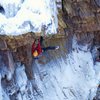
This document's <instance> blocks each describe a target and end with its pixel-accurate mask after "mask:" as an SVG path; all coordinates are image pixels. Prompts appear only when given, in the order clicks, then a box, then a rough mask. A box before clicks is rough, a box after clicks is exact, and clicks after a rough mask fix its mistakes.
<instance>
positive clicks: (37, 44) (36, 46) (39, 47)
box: [32, 36, 59, 59]
mask: <svg viewBox="0 0 100 100" xmlns="http://www.w3.org/2000/svg"><path fill="white" fill-rule="evenodd" d="M43 40H44V39H43V37H42V36H40V38H39V39H38V40H35V41H34V43H33V44H32V55H33V57H34V58H35V59H38V58H39V55H41V54H42V52H45V51H48V50H56V49H59V46H48V47H43V44H42V43H43Z"/></svg>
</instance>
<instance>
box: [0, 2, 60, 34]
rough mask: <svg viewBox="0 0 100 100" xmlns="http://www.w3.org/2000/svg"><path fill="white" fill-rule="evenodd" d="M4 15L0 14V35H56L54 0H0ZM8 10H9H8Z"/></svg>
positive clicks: (56, 21)
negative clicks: (43, 30)
mask: <svg viewBox="0 0 100 100" xmlns="http://www.w3.org/2000/svg"><path fill="white" fill-rule="evenodd" d="M0 1H1V5H2V6H3V7H4V9H5V15H2V14H0V21H1V24H0V34H6V35H19V34H24V33H27V32H41V30H42V28H43V27H44V28H45V31H46V33H49V34H50V33H57V28H58V19H57V7H56V3H55V0H53V1H52V0H24V1H23V2H22V0H3V1H2V0H0ZM8 8H9V9H8Z"/></svg>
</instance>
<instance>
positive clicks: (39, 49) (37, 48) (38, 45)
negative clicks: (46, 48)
mask: <svg viewBox="0 0 100 100" xmlns="http://www.w3.org/2000/svg"><path fill="white" fill-rule="evenodd" d="M35 50H37V52H38V55H40V54H41V53H42V48H41V44H40V40H38V44H37V46H36V44H35V41H34V43H33V44H32V54H33V52H34V51H35Z"/></svg>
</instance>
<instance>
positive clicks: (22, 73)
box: [16, 63, 27, 91]
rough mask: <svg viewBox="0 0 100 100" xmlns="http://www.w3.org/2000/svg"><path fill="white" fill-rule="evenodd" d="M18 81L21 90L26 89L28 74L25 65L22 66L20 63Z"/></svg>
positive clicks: (17, 71) (18, 64) (17, 70)
mask: <svg viewBox="0 0 100 100" xmlns="http://www.w3.org/2000/svg"><path fill="white" fill-rule="evenodd" d="M16 83H17V85H18V87H19V88H20V91H24V90H25V89H26V85H27V76H26V73H25V67H24V65H23V66H21V64H20V63H17V69H16Z"/></svg>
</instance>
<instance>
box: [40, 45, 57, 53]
mask: <svg viewBox="0 0 100 100" xmlns="http://www.w3.org/2000/svg"><path fill="white" fill-rule="evenodd" d="M55 49H56V47H55V46H49V47H45V48H42V50H43V51H44V52H45V51H48V50H55Z"/></svg>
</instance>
